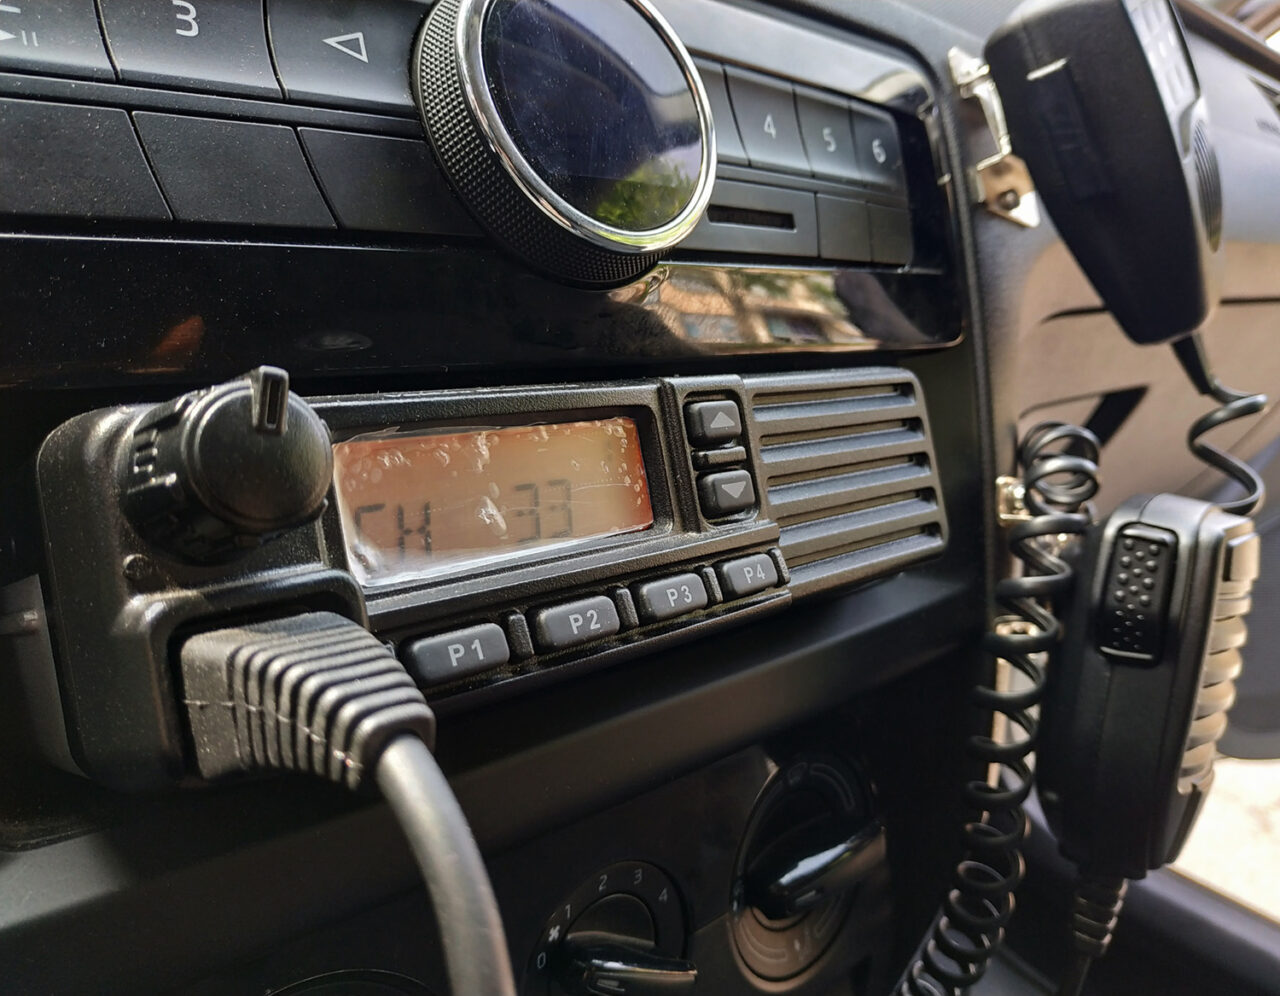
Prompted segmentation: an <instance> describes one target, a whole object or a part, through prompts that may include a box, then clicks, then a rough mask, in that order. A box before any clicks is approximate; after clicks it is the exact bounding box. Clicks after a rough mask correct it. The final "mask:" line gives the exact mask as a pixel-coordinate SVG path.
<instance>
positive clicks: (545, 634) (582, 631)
mask: <svg viewBox="0 0 1280 996" xmlns="http://www.w3.org/2000/svg"><path fill="white" fill-rule="evenodd" d="M621 628H622V622H621V621H620V620H619V619H618V609H617V607H616V606H615V605H614V604H613V600H612V599H609V598H606V597H605V596H603V595H598V596H596V597H595V598H584V599H583V600H582V601H580V602H569V603H568V604H567V605H555V606H552V607H551V608H549V609H542V610H541V611H540V612H538V613H537V614H536V615H535V616H534V618H533V632H534V634H535V636H537V639H538V645H539V646H540V647H541V648H542V649H543V650H567V649H568V648H570V647H576V646H579V645H580V644H583V643H590V642H591V641H592V640H600V639H603V638H604V637H606V636H613V634H614V633H616V632H618V630H620V629H621Z"/></svg>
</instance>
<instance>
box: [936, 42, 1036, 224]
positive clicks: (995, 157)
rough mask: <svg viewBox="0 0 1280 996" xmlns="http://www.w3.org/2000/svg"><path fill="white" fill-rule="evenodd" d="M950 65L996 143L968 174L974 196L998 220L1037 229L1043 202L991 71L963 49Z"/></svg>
mask: <svg viewBox="0 0 1280 996" xmlns="http://www.w3.org/2000/svg"><path fill="white" fill-rule="evenodd" d="M947 62H948V63H949V65H950V67H951V79H952V81H953V82H954V83H955V85H956V87H957V88H958V89H959V91H960V97H961V99H963V100H973V101H976V102H977V104H978V106H979V107H980V108H981V109H982V116H983V118H984V119H985V120H986V123H987V130H988V131H989V132H990V133H991V139H992V141H993V142H994V143H995V151H994V152H993V153H992V154H991V155H989V156H987V157H986V158H985V159H982V160H980V161H979V162H978V164H977V165H976V166H974V167H972V168H971V169H969V170H968V171H967V172H968V176H967V179H968V182H969V194H970V196H971V197H972V198H973V199H974V200H975V201H976V202H978V203H980V204H984V205H986V208H987V210H988V211H990V212H991V213H992V214H994V215H997V216H998V217H1001V218H1004V219H1006V220H1007V221H1012V222H1014V223H1015V224H1018V225H1023V226H1024V227H1026V228H1035V227H1037V226H1038V225H1039V224H1040V199H1039V198H1038V197H1037V196H1036V190H1035V185H1034V184H1033V183H1032V182H1031V174H1030V173H1029V172H1028V171H1027V164H1026V163H1024V162H1023V161H1022V160H1021V159H1019V158H1018V157H1017V156H1015V155H1014V154H1013V140H1012V139H1011V138H1010V137H1009V125H1008V123H1007V122H1006V121H1005V117H1004V106H1003V105H1002V104H1001V103H1000V94H999V92H997V90H996V83H995V80H993V79H992V78H991V68H990V67H989V66H988V65H987V64H986V63H985V62H983V61H982V60H981V59H979V58H978V57H977V56H973V55H970V54H969V53H968V52H965V51H963V50H962V49H959V48H953V49H951V51H950V52H948V53H947Z"/></svg>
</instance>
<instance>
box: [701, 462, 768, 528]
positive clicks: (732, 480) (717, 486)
mask: <svg viewBox="0 0 1280 996" xmlns="http://www.w3.org/2000/svg"><path fill="white" fill-rule="evenodd" d="M698 497H699V498H700V499H701V501H702V514H703V515H705V516H706V517H707V518H708V519H723V518H726V517H727V516H730V515H737V514H738V513H739V512H745V511H747V510H748V509H751V508H754V507H755V504H756V489H755V485H754V484H753V483H752V481H751V475H750V474H749V473H747V472H746V471H745V470H730V471H726V472H725V473H722V474H708V475H707V476H706V477H703V478H702V479H701V480H699V481H698Z"/></svg>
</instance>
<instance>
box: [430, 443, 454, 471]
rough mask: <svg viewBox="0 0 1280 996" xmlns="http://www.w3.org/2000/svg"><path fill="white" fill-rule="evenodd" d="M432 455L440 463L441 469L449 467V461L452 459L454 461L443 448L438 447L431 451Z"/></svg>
mask: <svg viewBox="0 0 1280 996" xmlns="http://www.w3.org/2000/svg"><path fill="white" fill-rule="evenodd" d="M431 455H432V456H433V457H435V459H436V463H438V464H439V465H440V466H441V467H447V466H449V461H450V459H452V458H451V457H450V456H449V451H448V450H446V449H445V448H444V447H443V446H437V447H436V448H435V449H433V450H432V451H431Z"/></svg>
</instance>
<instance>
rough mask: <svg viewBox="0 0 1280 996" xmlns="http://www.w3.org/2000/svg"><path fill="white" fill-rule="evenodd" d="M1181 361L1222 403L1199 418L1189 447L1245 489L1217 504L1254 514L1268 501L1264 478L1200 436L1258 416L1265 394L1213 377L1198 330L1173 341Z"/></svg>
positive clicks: (1198, 385)
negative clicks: (1224, 383)
mask: <svg viewBox="0 0 1280 996" xmlns="http://www.w3.org/2000/svg"><path fill="white" fill-rule="evenodd" d="M1173 350H1174V353H1175V354H1176V355H1177V357H1178V362H1180V363H1181V364H1182V367H1183V369H1184V370H1186V372H1187V376H1189V377H1190V378H1191V382H1192V383H1193V384H1195V386H1196V389H1197V390H1198V391H1199V392H1200V393H1201V394H1203V395H1205V396H1207V397H1210V398H1213V399H1214V400H1215V401H1216V402H1218V404H1219V405H1220V406H1221V407H1219V408H1215V409H1214V410H1213V411H1211V412H1209V413H1208V414H1207V415H1204V416H1203V417H1201V418H1199V419H1197V420H1196V422H1195V424H1194V425H1192V426H1191V431H1190V432H1189V433H1188V434H1187V446H1188V447H1190V449H1191V452H1192V453H1194V454H1195V455H1196V457H1197V458H1198V459H1200V460H1201V461H1203V462H1204V463H1207V464H1208V465H1209V466H1210V467H1213V468H1214V469H1215V470H1218V471H1221V472H1222V473H1223V474H1225V475H1226V476H1227V477H1229V478H1231V479H1232V480H1234V481H1235V482H1236V483H1237V484H1239V485H1240V486H1241V487H1242V488H1244V491H1245V496H1244V497H1243V498H1237V499H1235V500H1234V501H1224V502H1219V503H1218V504H1219V505H1220V506H1221V508H1222V509H1223V510H1224V511H1227V512H1232V513H1234V514H1235V515H1252V514H1253V513H1254V512H1256V511H1257V510H1258V509H1260V508H1261V507H1262V503H1263V502H1264V501H1265V500H1266V496H1267V487H1266V484H1264V483H1263V480H1262V477H1261V476H1260V475H1259V474H1258V472H1257V471H1256V470H1254V469H1253V468H1252V467H1251V466H1249V464H1248V463H1246V462H1245V461H1243V460H1241V459H1239V458H1238V457H1236V456H1233V455H1232V454H1230V453H1228V452H1226V451H1225V450H1221V449H1219V448H1218V447H1216V446H1214V445H1213V444H1212V443H1206V442H1204V440H1203V439H1202V438H1201V437H1203V436H1204V435H1206V434H1207V433H1210V432H1212V431H1213V430H1214V429H1216V428H1218V427H1219V426H1222V425H1226V424H1227V423H1228V422H1234V421H1235V420H1236V419H1241V418H1248V417H1249V416H1250V415H1257V414H1258V413H1259V412H1261V411H1264V410H1265V409H1266V407H1267V396H1266V395H1265V394H1246V393H1244V392H1242V391H1235V390H1232V389H1231V388H1229V387H1226V386H1225V385H1223V384H1222V382H1221V381H1219V380H1218V378H1217V377H1216V376H1214V374H1213V371H1212V368H1211V367H1210V365H1209V358H1208V355H1207V354H1206V353H1205V349H1204V342H1203V341H1202V340H1201V338H1200V335H1199V333H1196V334H1194V335H1190V336H1187V337H1186V338H1185V339H1180V340H1178V341H1177V342H1175V343H1174V344H1173Z"/></svg>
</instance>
